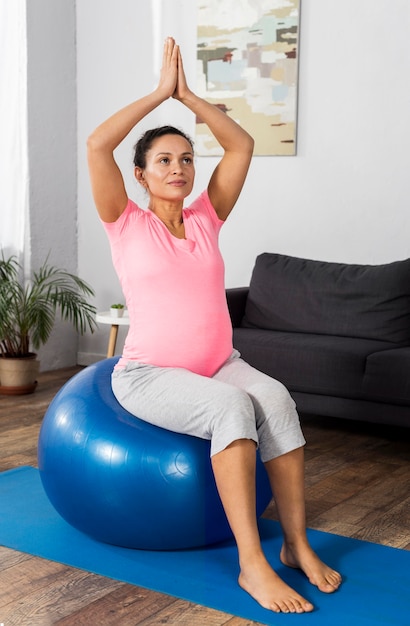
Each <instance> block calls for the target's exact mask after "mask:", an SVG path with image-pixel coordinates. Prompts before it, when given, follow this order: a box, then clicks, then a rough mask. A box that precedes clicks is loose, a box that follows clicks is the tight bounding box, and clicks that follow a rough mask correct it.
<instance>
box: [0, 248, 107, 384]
mask: <svg viewBox="0 0 410 626" xmlns="http://www.w3.org/2000/svg"><path fill="white" fill-rule="evenodd" d="M93 295H94V291H93V289H92V288H91V287H90V286H89V285H88V284H87V283H86V282H84V281H83V280H82V279H80V278H78V277H77V276H75V275H74V274H70V273H69V272H66V271H65V270H62V269H58V268H56V267H53V266H51V265H49V264H48V262H47V260H46V261H45V263H44V264H43V265H42V266H41V267H40V269H39V270H38V271H36V272H33V275H32V277H31V280H25V279H24V277H23V272H22V266H21V265H20V263H19V262H18V260H17V258H16V257H15V256H10V257H9V258H5V257H4V253H3V252H2V254H1V258H0V393H3V394H8V395H11V394H21V393H31V392H33V391H34V390H35V388H36V384H37V383H36V376H37V373H38V370H39V361H38V359H37V355H36V354H35V352H33V349H34V350H38V348H39V347H40V346H41V345H43V344H45V343H46V342H47V340H48V338H49V336H50V334H51V331H52V329H53V325H54V321H55V317H56V313H57V311H59V312H60V314H61V317H62V318H63V319H65V320H69V321H70V322H71V323H72V324H73V326H74V328H75V329H76V330H77V331H78V332H79V333H80V334H84V332H85V331H86V330H87V328H88V329H89V330H90V331H91V332H94V329H95V327H96V321H95V313H96V309H95V307H94V306H92V305H91V304H90V303H89V302H88V300H87V297H88V296H93ZM21 370H22V371H23V375H22V377H21V376H20V375H19V372H20V371H21ZM16 372H17V373H16Z"/></svg>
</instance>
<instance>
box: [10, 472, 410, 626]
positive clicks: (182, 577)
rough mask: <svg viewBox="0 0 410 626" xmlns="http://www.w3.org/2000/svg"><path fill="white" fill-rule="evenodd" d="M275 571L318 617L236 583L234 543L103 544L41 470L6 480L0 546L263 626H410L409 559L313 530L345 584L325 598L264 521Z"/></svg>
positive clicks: (262, 525) (314, 540) (272, 524)
mask: <svg viewBox="0 0 410 626" xmlns="http://www.w3.org/2000/svg"><path fill="white" fill-rule="evenodd" d="M260 529H261V536H262V541H263V544H264V548H265V551H266V554H267V555H269V558H270V559H271V563H272V566H273V567H274V568H275V570H276V571H277V572H278V573H279V574H280V575H281V576H282V578H283V579H284V580H285V581H286V582H287V583H288V584H290V585H292V586H293V587H294V588H296V589H297V590H298V591H299V592H300V593H302V594H303V595H304V596H305V597H306V598H308V599H309V600H310V601H311V602H312V603H313V604H314V605H315V607H316V608H315V611H314V612H313V613H306V614H302V615H284V614H274V613H271V612H270V611H267V610H266V609H263V608H262V607H260V606H259V605H258V604H257V603H256V602H255V601H254V600H253V599H252V598H251V597H250V596H248V594H246V593H245V592H244V591H242V590H241V589H240V588H239V586H238V585H237V583H236V580H237V575H238V564H237V554H236V548H235V546H234V544H233V542H231V541H229V542H225V543H223V544H219V545H216V546H213V547H208V548H202V549H196V550H183V551H178V552H152V551H140V550H128V549H126V548H117V547H115V546H110V545H106V544H102V543H99V542H97V541H94V540H93V539H90V538H89V537H87V536H85V535H83V534H82V533H80V532H79V531H77V530H75V529H74V528H72V527H71V526H70V525H69V524H67V523H66V522H65V521H64V520H63V519H62V518H61V517H60V516H59V515H58V513H56V511H55V510H54V509H53V507H52V506H51V505H50V503H49V501H48V499H47V496H46V495H45V493H44V490H43V488H42V485H41V481H40V477H39V473H38V470H36V469H34V468H32V467H21V468H18V469H15V470H11V471H8V472H4V473H2V474H0V544H1V545H3V546H6V547H8V548H13V549H15V550H19V551H21V552H26V553H28V554H32V555H35V556H39V557H43V558H45V559H49V560H51V561H57V562H59V563H64V564H66V565H71V566H73V567H77V568H80V569H83V570H86V571H89V572H93V573H96V574H100V575H102V576H107V577H109V578H113V579H115V580H121V581H124V582H127V583H131V584H134V585H139V586H141V587H146V588H148V589H153V590H155V591H159V592H162V593H166V594H169V595H172V596H176V597H178V598H182V599H184V600H188V601H190V602H194V603H198V604H201V605H204V606H207V607H211V608H214V609H218V610H220V611H224V612H226V613H231V614H233V615H237V616H239V617H243V618H246V619H249V620H255V621H257V622H261V623H262V624H267V625H270V624H281V623H283V624H285V623H288V624H289V623H290V621H291V622H292V623H294V622H293V620H297V623H298V625H301V626H303V625H304V624H308V623H309V624H310V625H314V626H329V625H330V624H332V626H338V625H340V626H346V624H349V625H351V626H377V625H378V624H383V626H386V625H389V624H394V625H395V626H409V624H410V608H409V602H408V597H409V588H410V552H406V551H404V550H398V549H395V548H388V547H385V546H380V545H377V544H372V543H369V542H365V541H359V540H356V539H348V538H346V537H340V536H338V535H332V534H329V533H323V532H319V531H315V530H309V531H308V533H309V540H310V542H311V544H312V546H313V548H314V549H315V550H316V551H317V552H318V553H319V554H320V555H321V556H322V557H323V558H324V560H326V561H327V562H328V563H329V565H331V566H332V567H334V568H336V569H338V570H339V571H341V572H342V574H343V576H344V583H343V585H342V587H341V589H340V590H339V591H337V592H336V593H334V594H330V595H328V594H324V593H321V592H320V591H318V590H317V589H316V588H315V587H313V586H312V585H310V584H309V582H308V581H307V580H306V579H305V577H304V575H303V574H302V573H301V572H299V571H297V570H292V569H289V568H286V567H284V566H282V565H281V563H280V561H279V560H278V554H279V550H280V546H281V534H280V529H279V526H278V524H277V523H276V522H272V521H269V520H263V519H262V520H260Z"/></svg>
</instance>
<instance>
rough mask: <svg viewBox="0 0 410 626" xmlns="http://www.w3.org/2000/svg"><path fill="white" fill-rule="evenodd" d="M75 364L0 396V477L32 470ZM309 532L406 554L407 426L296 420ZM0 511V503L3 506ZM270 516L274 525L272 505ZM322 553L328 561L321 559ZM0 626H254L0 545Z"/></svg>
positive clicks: (409, 545) (409, 521) (409, 500)
mask: <svg viewBox="0 0 410 626" xmlns="http://www.w3.org/2000/svg"><path fill="white" fill-rule="evenodd" d="M75 371H77V370H76V369H75V368H72V369H66V370H60V371H57V372H49V373H46V374H42V375H40V380H39V386H38V389H37V390H36V392H35V393H34V394H33V395H28V396H19V397H13V398H12V397H6V396H0V471H5V470H8V469H11V468H14V467H18V466H21V465H36V464H37V459H36V444H37V436H38V431H39V427H40V423H41V420H42V417H43V415H44V412H45V410H46V408H47V406H48V404H49V402H50V400H51V399H52V397H53V396H54V394H55V393H56V391H57V390H58V389H59V387H60V386H61V385H62V384H63V382H64V381H65V380H66V379H67V378H68V377H70V376H71V375H72V374H73V373H75ZM302 424H303V428H304V433H305V436H306V439H307V441H308V443H307V446H306V499H307V523H308V526H309V527H311V528H316V529H318V530H324V531H329V532H332V533H337V534H340V535H345V536H348V537H356V538H359V539H365V540H368V541H373V542H376V543H381V544H384V545H388V546H395V547H397V548H404V549H407V550H409V549H410V462H409V461H410V445H409V435H410V429H409V430H407V429H398V428H387V427H380V426H375V425H372V424H357V423H353V422H348V421H346V420H343V421H341V420H340V421H337V420H330V419H328V418H327V419H324V418H314V417H309V418H308V417H302ZM0 514H1V505H0ZM266 516H267V517H270V518H272V519H275V507H274V505H273V504H271V505H270V507H269V508H268V510H267V513H266ZM324 556H325V555H324ZM1 623H3V624H4V626H17V625H18V626H49V625H52V624H58V625H60V626H62V625H67V626H68V625H70V626H74V625H76V626H81V625H82V624H84V625H87V626H94V625H97V624H98V625H99V626H106V625H107V626H110V625H115V626H121V625H123V626H131V625H134V624H135V625H136V624H138V625H139V626H148V625H150V626H152V625H156V626H157V625H159V624H168V625H173V624H178V625H180V626H203V625H204V624H206V625H207V626H222V625H224V626H247V625H250V624H251V623H252V624H256V623H255V622H249V621H247V620H243V619H239V618H237V617H232V616H231V615H227V614H225V613H221V612H219V611H214V610H211V609H207V608H204V607H201V606H198V605H195V604H190V603H188V602H184V601H181V600H176V599H175V598H172V597H169V596H165V595H162V594H159V593H155V592H152V591H147V590H146V589H143V588H140V587H134V586H132V585H128V584H123V583H120V582H117V581H114V580H110V579H108V578H103V577H102V576H97V575H94V574H88V573H86V572H83V571H80V570H77V569H74V568H70V567H66V566H64V565H60V564H58V563H52V562H50V561H46V560H42V559H39V558H35V557H32V556H29V555H26V554H21V553H18V552H15V551H13V550H10V549H7V548H3V547H0V624H1Z"/></svg>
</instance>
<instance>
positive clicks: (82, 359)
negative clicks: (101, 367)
mask: <svg viewBox="0 0 410 626" xmlns="http://www.w3.org/2000/svg"><path fill="white" fill-rule="evenodd" d="M105 358H107V355H106V354H96V353H92V352H77V365H85V366H87V365H92V364H93V363H97V362H98V361H102V360H103V359H105Z"/></svg>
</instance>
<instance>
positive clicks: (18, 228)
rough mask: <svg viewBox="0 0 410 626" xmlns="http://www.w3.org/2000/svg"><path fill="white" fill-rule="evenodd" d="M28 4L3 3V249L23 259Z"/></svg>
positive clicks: (0, 76)
mask: <svg viewBox="0 0 410 626" xmlns="http://www.w3.org/2000/svg"><path fill="white" fill-rule="evenodd" d="M27 203H28V151H27V44H26V0H0V248H2V249H3V250H5V251H6V253H7V254H10V253H13V254H18V256H21V255H22V252H23V248H24V235H25V232H24V225H25V221H26V219H25V218H26V212H27V206H28V204H27Z"/></svg>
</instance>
